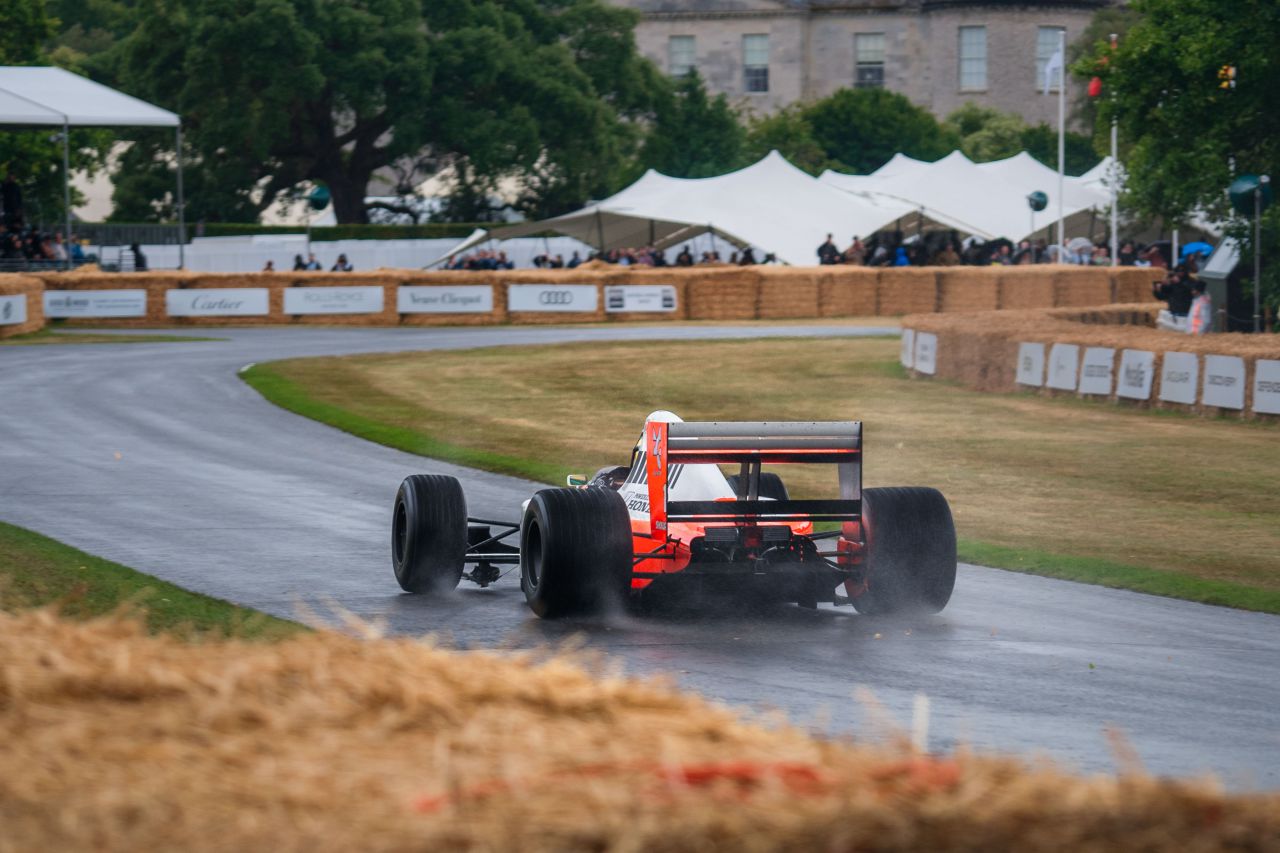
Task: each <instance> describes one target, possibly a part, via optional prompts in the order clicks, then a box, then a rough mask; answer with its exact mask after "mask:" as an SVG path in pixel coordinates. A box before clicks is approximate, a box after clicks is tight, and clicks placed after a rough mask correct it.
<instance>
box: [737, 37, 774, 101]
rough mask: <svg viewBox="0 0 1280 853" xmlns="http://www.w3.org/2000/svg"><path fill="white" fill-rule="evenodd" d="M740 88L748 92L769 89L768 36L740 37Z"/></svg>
mask: <svg viewBox="0 0 1280 853" xmlns="http://www.w3.org/2000/svg"><path fill="white" fill-rule="evenodd" d="M742 88H743V89H744V90H746V91H748V92H767V91H769V36H767V35H750V36H743V37H742Z"/></svg>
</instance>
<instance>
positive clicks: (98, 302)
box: [44, 290, 147, 319]
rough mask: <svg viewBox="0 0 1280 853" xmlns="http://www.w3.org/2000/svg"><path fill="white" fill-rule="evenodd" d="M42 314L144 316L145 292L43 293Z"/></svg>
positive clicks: (145, 305) (72, 291)
mask: <svg viewBox="0 0 1280 853" xmlns="http://www.w3.org/2000/svg"><path fill="white" fill-rule="evenodd" d="M44 315H45V316H46V317H49V318H50V319H65V318H69V317H145V316H147V292H146V291H145V290H46V291H45V292H44Z"/></svg>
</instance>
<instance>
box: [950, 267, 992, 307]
mask: <svg viewBox="0 0 1280 853" xmlns="http://www.w3.org/2000/svg"><path fill="white" fill-rule="evenodd" d="M1003 269H1004V268H1003V267H940V268H938V273H937V275H938V310H939V311H942V312H944V313H954V312H959V311H990V310H994V309H996V308H999V307H1000V273H1001V271H1002V270H1003Z"/></svg>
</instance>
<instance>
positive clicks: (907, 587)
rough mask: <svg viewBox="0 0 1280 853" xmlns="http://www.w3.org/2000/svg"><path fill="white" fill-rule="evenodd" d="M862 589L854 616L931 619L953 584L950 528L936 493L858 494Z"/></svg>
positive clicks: (946, 510)
mask: <svg viewBox="0 0 1280 853" xmlns="http://www.w3.org/2000/svg"><path fill="white" fill-rule="evenodd" d="M862 520H863V527H864V529H865V530H866V537H867V553H866V578H867V588H866V591H865V592H863V593H862V594H861V595H859V596H857V597H856V598H854V599H853V606H854V607H855V608H857V610H858V612H859V613H867V614H886V613H895V612H898V611H901V610H921V611H925V612H928V613H937V612H938V611H940V610H942V608H944V607H946V606H947V602H948V601H950V600H951V592H952V590H953V589H954V588H955V584H956V528H955V523H954V521H953V520H952V518H951V507H950V506H949V505H948V504H947V499H946V498H945V497H943V496H942V493H941V492H939V491H938V490H937V489H928V488H921V487H898V488H888V489H864V490H863V492H862Z"/></svg>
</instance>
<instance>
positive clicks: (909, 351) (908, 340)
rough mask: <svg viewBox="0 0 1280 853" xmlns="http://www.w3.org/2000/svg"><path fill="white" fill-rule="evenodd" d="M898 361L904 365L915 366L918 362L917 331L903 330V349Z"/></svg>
mask: <svg viewBox="0 0 1280 853" xmlns="http://www.w3.org/2000/svg"><path fill="white" fill-rule="evenodd" d="M898 361H900V362H902V366H903V367H915V364H916V331H915V329H903V330H902V350H901V351H900V352H899V353H898Z"/></svg>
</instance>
